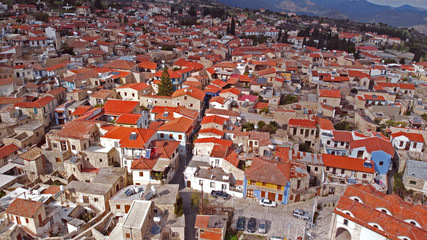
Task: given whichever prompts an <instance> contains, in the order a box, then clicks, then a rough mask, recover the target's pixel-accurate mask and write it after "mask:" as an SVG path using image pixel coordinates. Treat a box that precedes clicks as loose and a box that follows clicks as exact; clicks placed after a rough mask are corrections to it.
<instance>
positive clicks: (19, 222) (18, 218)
mask: <svg viewBox="0 0 427 240" xmlns="http://www.w3.org/2000/svg"><path fill="white" fill-rule="evenodd" d="M15 218H16V222H17V223H18V224H21V217H18V216H15Z"/></svg>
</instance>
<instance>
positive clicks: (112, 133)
mask: <svg viewBox="0 0 427 240" xmlns="http://www.w3.org/2000/svg"><path fill="white" fill-rule="evenodd" d="M154 134H156V131H155V130H149V129H143V128H131V127H119V126H115V127H114V128H112V129H110V130H109V131H108V132H107V133H106V134H105V135H104V136H103V137H104V138H111V139H120V142H119V143H120V147H123V148H140V149H142V148H145V147H147V146H146V144H147V143H148V142H149V140H150V138H151V137H152V136H153V135H154ZM131 135H135V136H136V137H135V138H131Z"/></svg>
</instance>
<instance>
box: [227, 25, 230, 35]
mask: <svg viewBox="0 0 427 240" xmlns="http://www.w3.org/2000/svg"><path fill="white" fill-rule="evenodd" d="M228 34H230V24H228V25H227V35H228Z"/></svg>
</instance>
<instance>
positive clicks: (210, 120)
mask: <svg viewBox="0 0 427 240" xmlns="http://www.w3.org/2000/svg"><path fill="white" fill-rule="evenodd" d="M227 120H228V119H227V118H223V117H220V116H217V115H211V116H205V117H203V119H202V122H201V123H200V124H202V125H203V124H208V123H216V124H220V125H223V124H224V123H225V122H226V121H227Z"/></svg>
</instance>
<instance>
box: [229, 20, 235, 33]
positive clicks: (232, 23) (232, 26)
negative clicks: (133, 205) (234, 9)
mask: <svg viewBox="0 0 427 240" xmlns="http://www.w3.org/2000/svg"><path fill="white" fill-rule="evenodd" d="M230 34H231V35H234V34H236V22H234V18H231V27H230Z"/></svg>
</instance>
